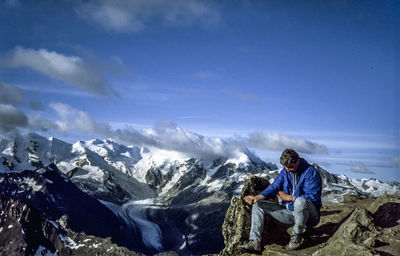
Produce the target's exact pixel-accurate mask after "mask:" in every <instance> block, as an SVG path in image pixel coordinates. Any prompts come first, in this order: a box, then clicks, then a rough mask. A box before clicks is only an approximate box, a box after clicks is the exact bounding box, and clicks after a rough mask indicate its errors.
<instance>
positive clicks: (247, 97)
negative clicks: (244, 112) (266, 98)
mask: <svg viewBox="0 0 400 256" xmlns="http://www.w3.org/2000/svg"><path fill="white" fill-rule="evenodd" d="M219 92H220V93H221V94H224V95H228V96H233V97H237V98H239V99H241V100H244V101H259V100H260V97H258V96H257V95H255V94H252V93H246V92H243V91H238V90H234V89H221V90H220V91H219Z"/></svg>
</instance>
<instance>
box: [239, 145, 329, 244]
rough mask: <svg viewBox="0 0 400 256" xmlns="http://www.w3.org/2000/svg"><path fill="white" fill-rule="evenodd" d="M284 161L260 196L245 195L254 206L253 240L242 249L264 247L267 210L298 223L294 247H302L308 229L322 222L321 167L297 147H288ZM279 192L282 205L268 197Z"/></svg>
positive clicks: (295, 229) (251, 236)
mask: <svg viewBox="0 0 400 256" xmlns="http://www.w3.org/2000/svg"><path fill="white" fill-rule="evenodd" d="M280 162H281V164H282V165H283V166H284V168H283V169H282V171H281V172H280V173H279V175H278V177H277V178H276V179H275V181H274V182H273V183H272V184H271V185H270V186H268V187H267V188H266V189H265V190H264V191H262V192H261V193H260V194H258V195H256V196H246V197H244V200H245V202H246V203H248V204H249V205H253V208H252V213H251V231H250V241H249V242H248V243H246V244H244V245H242V246H239V248H240V249H242V250H250V251H261V236H262V232H263V227H264V214H268V215H270V216H272V217H273V218H274V219H276V220H278V221H280V222H282V223H285V224H289V225H294V227H293V231H292V237H291V239H290V242H289V245H288V249H290V250H294V249H297V248H299V247H300V246H301V244H302V242H303V234H304V231H305V229H306V228H307V227H313V226H315V225H317V224H318V222H319V218H320V209H321V205H322V204H321V191H322V183H321V177H320V175H319V173H318V171H317V170H316V169H315V168H314V167H313V166H312V165H310V164H308V163H307V162H306V161H305V160H304V159H303V158H300V157H299V155H298V154H297V152H296V151H294V150H293V149H285V150H284V151H283V153H282V155H281V158H280ZM277 194H278V195H279V197H280V198H281V199H282V205H279V204H277V203H274V202H272V201H267V199H271V198H273V197H274V196H276V195H277Z"/></svg>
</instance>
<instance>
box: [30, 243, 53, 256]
mask: <svg viewBox="0 0 400 256" xmlns="http://www.w3.org/2000/svg"><path fill="white" fill-rule="evenodd" d="M56 255H57V251H56V252H54V253H52V252H51V251H50V250H47V249H46V247H44V246H42V245H39V248H38V249H37V250H36V252H35V254H34V256H56Z"/></svg>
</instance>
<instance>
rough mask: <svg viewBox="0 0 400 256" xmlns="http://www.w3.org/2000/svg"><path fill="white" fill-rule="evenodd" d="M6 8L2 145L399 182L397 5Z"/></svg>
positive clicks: (152, 2)
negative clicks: (101, 147)
mask: <svg viewBox="0 0 400 256" xmlns="http://www.w3.org/2000/svg"><path fill="white" fill-rule="evenodd" d="M0 3H1V6H0V58H1V59H0V60H1V71H0V82H1V86H0V104H1V105H0V107H1V108H0V116H1V117H2V121H0V122H2V124H1V123H0V131H2V132H3V133H6V132H10V131H11V132H12V131H15V130H21V131H34V132H38V133H40V134H43V135H45V136H56V137H61V138H63V139H65V140H69V141H71V142H73V141H75V140H77V139H89V138H94V137H96V138H106V137H115V138H116V139H117V140H119V141H123V142H126V143H136V144H140V145H150V146H151V145H164V147H166V148H169V149H173V150H178V151H187V150H189V149H188V148H190V149H193V153H198V152H199V151H201V150H203V151H205V152H208V151H209V152H211V153H210V154H211V155H212V156H213V155H221V154H222V155H223V154H228V155H229V154H231V153H232V150H233V151H234V150H236V149H237V148H243V147H247V148H249V149H250V150H252V151H255V152H256V153H257V154H258V155H259V156H260V157H261V158H262V159H264V160H267V161H275V162H279V161H278V159H279V155H280V152H281V150H282V149H283V148H285V147H293V148H295V149H297V150H298V151H299V152H300V154H302V155H303V156H304V157H305V158H307V159H309V160H310V161H315V162H318V163H320V164H321V165H323V167H325V168H326V169H327V170H329V171H331V172H334V173H340V174H345V175H347V176H349V177H355V178H361V177H377V178H379V179H382V180H386V181H392V180H397V181H400V169H399V165H400V163H399V162H400V159H399V156H400V145H399V141H400V139H399V130H400V129H399V120H400V116H399V108H400V107H399V95H400V93H399V61H398V60H399V59H400V58H399V57H400V56H399V45H400V44H399V42H400V40H399V36H400V34H399V29H400V23H399V21H400V19H399V18H400V17H399V16H400V6H399V5H400V4H399V2H398V1H197V0H193V1H183V0H172V1H161V0H146V1H145V0H136V1H127V0H118V1H105V0H104V1H100V0H99V1H93V0H88V1H73V2H71V1H17V0H7V1H1V2H0ZM6 120H7V124H5V122H6ZM117 129H119V130H117ZM221 139H222V140H221ZM194 149H196V150H194ZM189 151H190V150H189ZM210 154H205V155H207V156H209V155H210Z"/></svg>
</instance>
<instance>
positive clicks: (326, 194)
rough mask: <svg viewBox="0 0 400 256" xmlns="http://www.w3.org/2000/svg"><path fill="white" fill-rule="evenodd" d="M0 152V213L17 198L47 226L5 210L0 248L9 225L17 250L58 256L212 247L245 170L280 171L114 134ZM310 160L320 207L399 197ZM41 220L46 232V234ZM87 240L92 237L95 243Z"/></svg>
mask: <svg viewBox="0 0 400 256" xmlns="http://www.w3.org/2000/svg"><path fill="white" fill-rule="evenodd" d="M0 157H1V162H0V163H2V164H1V165H0V188H1V192H2V194H1V196H2V203H3V208H2V211H3V212H4V211H5V209H7V210H8V211H11V212H13V210H11V209H12V207H11V205H13V204H14V205H17V206H18V205H20V207H21V214H22V213H24V211H25V210H22V209H23V208H24V207H25V208H28V209H31V210H30V212H37V214H39V215H40V216H41V217H40V218H39V217H37V218H36V219H35V220H36V221H35V223H36V225H39V226H40V229H41V230H47V231H46V232H44V231H43V232H42V236H41V237H42V239H39V240H37V239H36V240H35V239H33V238H32V236H28V235H27V230H31V231H30V232H34V230H35V229H32V227H28V226H29V225H28V222H23V224H21V223H22V222H21V221H20V220H19V221H18V218H21V217H22V215H21V216H19V217H18V218H14V222H13V223H14V224H8V223H7V226H5V223H6V222H5V221H4V219H6V217H4V218H3V219H2V222H1V224H2V226H3V228H4V231H3V232H1V231H0V247H2V248H3V249H4V248H5V247H4V246H2V244H4V243H5V242H4V241H2V237H3V236H4V233H5V231H6V229H7V228H8V227H9V226H10V225H12V226H13V227H14V228H15V227H16V226H20V227H19V228H20V229H22V232H25V234H26V235H24V236H22V237H21V236H19V238H18V239H19V240H21V243H20V246H19V247H18V246H17V248H19V249H18V250H22V249H21V248H25V249H24V250H31V251H32V252H38V251H39V252H43V253H44V252H46V253H47V252H48V253H54V252H56V251H58V252H61V251H62V252H67V251H68V254H66V255H82V254H79V253H88V252H93V251H84V250H97V249H98V250H101V252H102V255H107V253H111V252H112V250H110V251H107V249H110V248H111V247H113V248H115V250H117V249H118V250H119V251H121V252H122V251H124V250H125V249H124V248H127V249H126V250H127V251H128V250H130V251H131V253H132V255H134V254H133V251H134V252H137V253H139V254H140V253H145V254H156V253H159V252H164V251H174V252H177V253H179V254H182V255H189V254H194V255H198V254H208V253H218V252H219V251H221V250H222V249H223V247H224V240H223V237H222V231H221V229H222V223H223V221H224V217H225V213H226V211H227V209H228V207H229V205H230V200H231V198H232V197H233V196H235V195H240V194H241V191H242V188H243V186H244V184H245V182H246V181H247V180H248V179H249V178H250V177H251V176H260V177H263V178H265V179H267V180H269V181H270V182H272V181H273V180H274V179H275V178H276V176H277V175H278V174H279V171H280V170H279V169H278V167H277V166H276V165H275V164H273V163H266V162H264V161H262V160H261V159H260V158H259V157H257V156H256V155H255V154H254V153H253V152H251V151H249V150H243V152H238V153H237V155H236V156H235V157H232V158H223V157H221V158H218V159H211V160H210V159H202V158H197V157H194V156H192V155H187V154H185V153H182V152H175V151H168V150H163V149H159V148H149V147H141V146H126V145H123V144H120V143H117V142H116V141H115V140H112V139H107V140H89V141H78V142H76V143H74V144H70V143H67V142H65V141H62V140H59V139H56V138H45V137H42V136H40V135H38V134H33V133H29V134H24V135H20V134H18V135H15V136H13V137H10V138H3V139H1V141H0ZM313 165H314V166H315V168H316V169H317V170H318V171H319V173H320V175H321V177H322V179H323V196H322V198H323V203H324V204H331V203H338V202H341V201H343V199H344V197H345V196H348V195H355V196H357V197H361V198H363V197H364V198H368V197H377V196H381V195H383V194H400V187H399V185H398V184H396V183H391V184H389V183H385V182H381V181H379V180H377V179H362V180H356V179H349V178H347V177H346V176H344V175H335V174H331V173H329V172H328V171H326V170H324V169H323V168H321V167H320V166H318V165H317V164H313ZM3 200H4V202H11V201H12V202H13V203H8V204H6V203H4V202H3ZM7 207H8V208H7ZM10 207H11V208H10ZM24 216H25V217H26V216H30V215H29V214H28V215H27V213H26V215H24ZM25 219H26V218H25ZM66 220H68V221H66ZM49 223H50V224H49ZM39 226H38V227H39ZM13 227H12V228H8V229H7V230H8V231H9V232H11V230H13ZM46 227H47V229H46ZM49 227H52V228H53V229H54V230H53V231H51V232H48V228H49ZM3 228H1V229H2V230H3ZM24 230H26V231H24ZM36 230H37V229H36ZM18 232H19V233H18V234H20V233H21V231H20V230H19V231H18ZM28 233H29V232H28ZM13 234H14V233H13ZM51 234H53V236H52V235H51ZM54 234H57V236H54ZM67 237H68V239H67ZM107 237H111V240H107ZM56 238H57V239H58V240H57V239H56ZM61 238H63V239H61ZM74 239H75V240H74ZM87 239H89V240H87ZM96 239H97V240H96ZM85 240H86V241H91V240H96V241H98V242H97V244H98V246H97V247H96V248H95V247H94V246H93V244H92V245H88V243H87V242H84V241H85ZM7 241H8V240H7ZM32 241H33V242H32ZM71 244H75V247H74V246H72V245H71ZM94 244H96V243H94ZM100 244H103V245H104V246H99V245H100ZM111 244H113V245H111ZM76 247H78V248H76ZM12 250H14V251H15V250H17V249H15V248H13V249H12ZM74 253H75V254H74ZM96 253H97V252H96ZM114 253H115V251H114ZM16 255H18V254H16ZM110 255H111V254H110ZM125 255H128V254H127V253H125Z"/></svg>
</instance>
